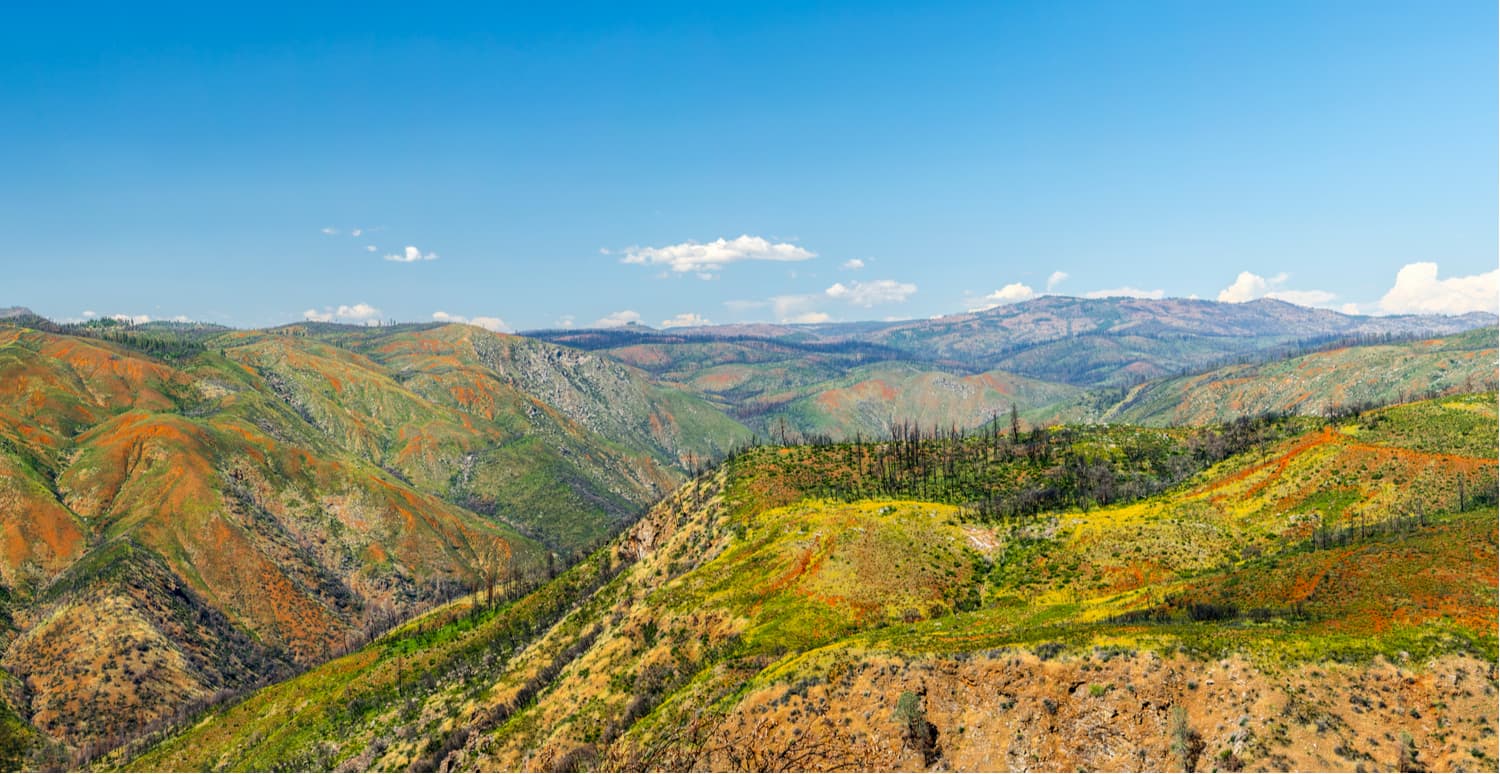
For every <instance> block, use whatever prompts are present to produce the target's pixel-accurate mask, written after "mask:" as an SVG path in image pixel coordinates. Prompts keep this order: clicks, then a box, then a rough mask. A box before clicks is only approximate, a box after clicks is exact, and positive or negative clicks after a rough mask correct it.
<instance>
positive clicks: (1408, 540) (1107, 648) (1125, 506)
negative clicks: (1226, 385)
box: [131, 394, 1496, 770]
mask: <svg viewBox="0 0 1500 774" xmlns="http://www.w3.org/2000/svg"><path fill="white" fill-rule="evenodd" d="M1495 426H1496V411H1495V396H1494V395H1493V394H1488V395H1479V396H1470V397H1462V398H1453V399H1447V400H1443V401H1436V402H1426V403H1420V404H1412V405H1408V406H1399V407H1394V408H1391V409H1387V410H1382V411H1377V412H1370V413H1367V414H1365V415H1362V416H1360V417H1357V418H1353V419H1350V420H1348V421H1345V422H1341V423H1336V424H1333V425H1329V426H1317V427H1314V428H1313V429H1311V430H1310V431H1308V432H1302V433H1293V434H1291V435H1290V436H1289V437H1284V438H1278V437H1277V436H1276V434H1275V433H1272V432H1267V433H1266V441H1265V443H1264V447H1263V448H1262V447H1261V446H1259V445H1256V444H1253V443H1252V444H1251V448H1250V449H1249V450H1247V451H1245V452H1243V453H1241V454H1239V455H1236V456H1234V457H1231V458H1229V459H1227V460H1225V461H1224V462H1222V463H1220V464H1218V465H1215V466H1213V467H1211V468H1209V469H1207V470H1204V471H1202V472H1200V473H1198V474H1196V475H1193V476H1191V477H1190V478H1189V479H1187V480H1185V481H1184V482H1182V483H1181V484H1179V485H1178V486H1176V487H1175V488H1173V489H1171V490H1169V491H1167V492H1164V493H1161V494H1157V495H1152V496H1148V497H1146V498H1145V499H1142V500H1137V501H1133V502H1123V503H1119V504H1116V505H1112V506H1108V507H1104V508H1088V509H1087V510H1084V509H1079V508H1071V509H1067V510H1063V511H1054V512H1043V513H1041V514H1039V515H1036V516H1015V517H1004V518H987V519H979V518H977V514H978V513H979V511H978V510H977V509H976V508H974V507H973V506H970V505H955V504H953V503H942V502H922V501H912V500H901V499H889V498H867V499H855V500H854V501H843V500H842V499H837V498H835V499H820V498H818V497H810V495H824V496H825V498H826V496H827V495H830V494H838V493H840V492H843V493H848V492H851V491H854V489H855V488H857V481H856V480H855V479H854V478H853V477H852V475H853V473H852V471H851V467H850V460H851V459H852V460H858V459H860V455H859V454H858V453H855V454H854V455H853V456H852V457H851V456H850V449H849V448H847V447H797V448H790V449H778V448H765V449H758V450H755V451H753V452H751V453H748V454H746V455H745V456H743V457H740V458H738V459H736V460H735V461H734V462H732V463H731V464H729V465H728V466H727V469H726V470H722V471H719V472H717V473H715V474H713V475H711V476H706V477H704V478H701V479H699V480H697V481H694V482H691V483H690V484H689V485H687V486H685V487H683V488H682V489H680V490H678V492H676V493H675V494H674V496H673V497H672V498H670V499H669V500H667V501H666V502H664V503H662V504H661V505H659V506H658V507H656V508H655V509H653V510H652V511H651V512H650V514H648V516H647V517H646V518H645V519H644V520H642V521H641V522H640V523H638V524H637V525H635V526H634V527H632V528H631V530H630V531H629V532H627V533H626V534H625V535H624V536H622V537H621V539H620V540H619V541H617V543H616V544H614V545H613V546H611V547H608V548H606V549H604V550H602V551H601V552H600V553H598V554H596V555H595V556H593V557H591V558H590V559H589V560H588V561H587V562H586V563H585V564H583V565H580V566H579V567H577V568H575V569H573V570H570V571H569V572H568V573H566V574H565V575H564V576H561V577H560V578H559V580H558V581H556V582H554V583H553V584H549V585H548V586H547V587H544V588H543V590H542V591H540V592H537V593H535V594H533V595H531V596H528V597H526V598H525V599H523V600H521V601H519V602H517V603H514V604H512V605H511V606H508V607H505V608H503V609H500V610H498V611H492V612H482V613H479V614H477V615H473V616H471V615H467V614H465V612H464V608H462V607H459V608H456V609H454V610H452V611H445V612H442V613H439V614H434V615H432V616H429V617H427V618H425V619H422V620H419V621H417V622H415V623H413V624H411V625H408V626H407V627H405V628H403V629H402V630H400V631H398V632H396V633H393V634H392V635H391V636H390V637H389V638H387V639H386V640H385V641H382V642H381V643H377V644H376V645H374V646H371V647H370V648H368V649H366V650H365V651H363V652H361V653H359V654H355V655H353V656H350V657H348V658H345V659H342V660H340V661H338V662H334V663H333V664H330V665H328V666H326V667H324V668H321V669H318V670H314V671H313V672H311V673H309V674H307V675H304V676H302V677H300V678H297V679H296V680H294V681H292V682H290V683H287V684H284V685H278V686H273V687H271V688H268V689H266V690H263V691H261V692H260V693H258V694H256V695H255V696H253V697H252V698H251V699H249V700H248V701H246V702H245V703H243V704H241V705H238V706H235V707H232V708H228V709H225V710H223V711H220V712H216V713H212V714H210V715H207V716H205V717H203V718H201V719H200V720H199V721H198V722H196V723H195V724H194V725H193V727H192V728H191V729H190V730H188V731H186V732H185V733H183V734H181V735H178V736H175V737H173V738H171V739H168V740H167V741H165V742H164V743H163V744H161V745H160V746H159V747H157V748H156V749H155V750H153V751H151V752H150V753H148V754H147V755H145V756H144V757H142V758H140V759H138V760H136V761H134V762H133V763H132V764H131V765H132V767H133V768H141V769H151V768H177V769H181V768H189V769H196V768H212V769H217V768H275V767H284V766H292V767H304V768H306V767H311V768H324V767H335V766H351V767H358V768H375V769H405V768H408V767H412V766H414V765H415V766H417V767H419V768H420V767H427V766H440V765H441V766H447V767H449V768H451V769H458V770H462V769H474V768H481V769H555V768H562V769H578V768H595V767H599V768H608V769H627V770H628V769H641V768H653V767H658V766H673V767H675V766H683V767H688V768H700V769H701V768H716V767H723V768H747V769H767V768H779V767H794V768H804V769H822V768H827V767H842V768H866V769H868V768H890V767H901V768H908V767H918V768H920V767H926V766H930V765H934V764H936V763H937V762H938V761H939V760H944V759H946V760H947V761H948V762H949V763H950V764H952V765H966V766H977V767H980V768H999V767H1012V766H1015V767H1020V766H1022V765H1026V766H1032V767H1040V768H1078V767H1117V768H1118V767H1127V766H1126V764H1127V763H1129V764H1131V765H1144V766H1146V767H1149V768H1180V767H1182V766H1184V765H1185V758H1186V757H1187V755H1188V754H1189V753H1191V754H1192V755H1193V756H1195V757H1194V758H1193V761H1194V763H1196V764H1197V765H1199V767H1206V766H1207V765H1209V764H1210V761H1212V760H1214V759H1216V758H1217V757H1218V756H1219V755H1220V752H1221V750H1228V751H1229V753H1228V755H1233V756H1236V757H1235V760H1237V761H1239V764H1237V765H1243V766H1248V767H1255V768H1260V767H1272V768H1287V767H1301V768H1340V769H1351V770H1352V769H1353V768H1354V766H1355V764H1356V763H1359V762H1360V761H1362V760H1367V759H1368V761H1374V762H1375V763H1376V764H1378V765H1380V766H1382V767H1394V765H1395V762H1396V759H1397V756H1398V754H1406V753H1405V752H1403V751H1401V750H1398V749H1397V747H1398V745H1397V744H1395V742H1394V741H1393V742H1392V743H1390V744H1389V745H1386V743H1385V742H1382V745H1383V746H1380V747H1378V748H1376V747H1372V746H1371V745H1369V744H1368V743H1366V741H1365V739H1364V735H1365V734H1366V733H1367V732H1366V729H1369V728H1377V727H1378V728H1380V731H1379V732H1372V733H1384V732H1385V731H1397V730H1399V731H1403V732H1405V733H1408V735H1409V736H1410V737H1411V740H1412V741H1411V742H1410V747H1411V752H1412V754H1415V755H1418V756H1420V757H1419V759H1420V760H1424V761H1426V762H1427V763H1428V764H1429V765H1431V766H1434V767H1438V768H1451V767H1458V766H1466V767H1472V766H1474V765H1477V764H1483V763H1485V761H1486V759H1485V758H1484V757H1483V753H1482V748H1477V749H1481V754H1480V755H1479V756H1478V757H1475V756H1474V755H1472V754H1471V753H1470V752H1469V750H1467V749H1464V748H1463V747H1461V746H1459V747H1455V748H1453V749H1452V750H1450V749H1449V747H1448V742H1447V737H1446V736H1445V735H1442V734H1436V733H1434V732H1433V731H1432V728H1431V723H1432V722H1434V721H1435V719H1437V718H1442V719H1443V721H1444V723H1446V724H1447V727H1448V728H1450V733H1456V734H1462V735H1464V738H1468V736H1469V735H1476V736H1475V737H1474V738H1475V739H1476V740H1477V739H1478V738H1479V737H1478V736H1477V734H1478V732H1479V729H1480V726H1479V725H1477V721H1476V718H1482V717H1483V716H1484V715H1485V713H1487V712H1492V710H1493V707H1492V704H1493V698H1492V697H1493V689H1494V680H1493V665H1494V662H1495V660H1496V653H1495V650H1496V643H1495V634H1494V632H1495V626H1496V620H1495V606H1494V603H1493V599H1494V595H1495V593H1496V581H1495V561H1496V534H1495V527H1494V523H1495V522H1494V519H1495V510H1494V495H1493V492H1494V485H1495V484H1494V482H1495V473H1496V450H1495V432H1494V430H1495ZM1429 428H1435V429H1433V430H1429ZM1163 439H1164V440H1163V442H1164V443H1181V444H1183V445H1184V446H1187V445H1189V444H1191V443H1194V441H1193V440H1192V437H1191V436H1186V435H1184V436H1181V437H1178V438H1177V439H1176V440H1173V438H1172V436H1163ZM1128 440H1129V436H1128V435H1122V434H1119V433H1118V432H1117V431H1116V432H1115V434H1113V435H1111V434H1109V433H1105V434H1103V435H1100V436H1098V437H1093V436H1090V435H1088V434H1086V433H1085V434H1082V435H1079V436H1078V437H1077V438H1075V440H1074V441H1072V442H1071V443H1073V444H1075V445H1078V448H1079V449H1080V450H1084V449H1086V450H1088V451H1087V453H1088V454H1097V453H1104V452H1105V451H1106V450H1107V449H1108V448H1109V447H1110V446H1111V445H1112V444H1116V443H1119V442H1122V441H1128ZM1207 440H1209V439H1205V438H1202V437H1200V438H1198V440H1197V442H1207ZM1141 442H1142V441H1139V440H1138V441H1134V443H1141ZM856 452H857V450H856ZM1080 453H1083V452H1082V451H1080ZM872 454H873V452H872ZM1053 455H1054V458H1058V457H1065V456H1066V453H1065V452H1064V451H1063V450H1062V449H1055V450H1054V451H1053ZM1159 456H1162V457H1163V458H1164V459H1170V458H1171V457H1172V455H1170V454H1165V453H1163V454H1162V455H1159ZM997 464H998V463H997ZM1007 464H1009V463H1007ZM1014 464H1015V467H1013V468H1008V470H1010V471H1011V472H1012V473H1014V474H1016V475H1024V476H1026V477H1029V478H1030V479H1031V480H1033V481H1043V480H1045V481H1052V482H1057V481H1060V480H1061V479H1057V478H1055V477H1051V478H1049V476H1054V474H1055V473H1056V472H1057V471H1052V472H1048V471H1047V470H1044V469H1041V468H1027V467H1026V465H1029V464H1030V463H1029V462H1028V463H1025V464H1023V463H1021V462H1020V461H1019V460H1015V461H1014ZM1067 464H1068V463H1061V467H1062V468H1066V467H1067ZM996 469H998V468H996ZM1112 469H1114V470H1116V471H1117V472H1123V471H1127V470H1128V465H1126V466H1124V467H1115V468H1112ZM981 470H982V469H981V468H980V467H978V466H976V465H974V464H971V463H961V464H956V467H955V468H954V475H955V476H957V477H961V478H962V477H965V476H982V475H985V474H982V473H981ZM983 470H990V468H983ZM1028 470H1029V471H1030V472H1026V471H1028ZM1098 470H1102V468H1099V469H1098ZM809 471H812V472H811V473H809ZM840 471H842V472H840ZM830 476H833V477H834V478H837V485H832V484H830V483H828V482H829V481H830V480H832V479H830ZM1460 477H1462V479H1463V481H1464V482H1465V484H1464V497H1465V502H1464V503H1463V505H1464V506H1465V508H1466V510H1464V511H1460V509H1459V503H1458V501H1457V499H1458V492H1459V484H1458V482H1459V479H1460ZM913 485H916V484H915V483H913ZM930 491H933V492H934V493H937V492H939V491H948V492H957V491H959V490H958V489H956V488H955V489H947V490H938V489H932V490H930ZM1007 491H1011V492H1020V491H1025V488H1024V487H1022V486H1013V487H1010V488H1009V489H1008V490H1007ZM1325 491H1326V492H1328V493H1329V494H1322V492H1325ZM1476 507H1477V510H1476ZM1349 527H1352V528H1353V529H1345V528H1349ZM1376 656H1380V658H1382V659H1390V660H1391V661H1392V662H1394V663H1396V666H1389V665H1386V664H1385V662H1384V661H1382V660H1372V659H1374V658H1375V657H1376ZM1206 659H1213V660H1212V661H1206ZM1325 659H1334V660H1341V661H1346V662H1349V663H1348V665H1347V666H1339V665H1337V664H1327V663H1324V660H1325ZM1402 659H1406V661H1402ZM1392 672H1400V673H1402V674H1407V675H1411V676H1412V678H1413V682H1412V683H1411V687H1408V688H1404V689H1403V691H1405V696H1406V698H1405V699H1402V700H1401V701H1403V702H1418V703H1419V704H1420V706H1421V707H1422V717H1423V718H1424V721H1423V722H1417V721H1416V720H1415V719H1414V718H1413V717H1411V716H1410V715H1409V714H1405V709H1404V708H1405V707H1407V706H1417V705H1415V704H1405V703H1399V704H1390V705H1387V707H1381V708H1376V707H1374V705H1373V704H1371V705H1370V707H1371V708H1370V710H1369V711H1366V710H1364V709H1363V707H1364V705H1361V704H1359V702H1362V701H1365V698H1364V697H1365V696H1367V695H1368V692H1369V691H1371V690H1378V686H1379V685H1382V684H1388V683H1389V680H1388V675H1389V674H1390V673H1392ZM1215 674H1217V675H1218V676H1219V680H1218V681H1217V682H1208V683H1206V685H1200V683H1202V682H1203V681H1204V680H1208V679H1209V677H1208V676H1209V675H1215ZM1450 678H1451V681H1450ZM976 680H980V681H981V682H975V681H976ZM1372 686H1375V687H1372ZM1229 688H1233V689H1234V690H1233V691H1228V689H1229ZM1449 688H1452V691H1450V690H1449ZM1464 692H1467V694H1465V693H1464ZM907 694H910V695H911V698H910V699H908V698H905V697H906V695H907ZM1486 696H1488V697H1490V698H1486ZM1132 697H1136V698H1135V699H1134V703H1131V702H1132ZM1215 697H1217V698H1215ZM1351 697H1355V698H1351ZM1142 700H1145V701H1147V702H1149V703H1150V705H1151V707H1149V708H1143V707H1142V706H1141V701H1142ZM1437 702H1442V704H1441V706H1439V705H1438V704H1437ZM1271 705H1275V706H1274V708H1275V709H1276V710H1277V711H1275V712H1271V711H1267V707H1270V706H1271ZM1284 706H1293V707H1306V709H1305V710H1299V711H1298V712H1300V713H1301V714H1300V715H1299V714H1297V713H1293V715H1292V719H1291V720H1289V721H1285V722H1283V721H1281V720H1279V718H1281V717H1282V716H1283V713H1282V712H1280V710H1281V709H1282V708H1283V707H1284ZM1350 706H1356V707H1357V708H1359V712H1358V713H1351V711H1350V710H1349V709H1348V708H1349V707H1350ZM903 707H904V708H905V709H903ZM1178 707H1180V708H1181V712H1182V713H1183V714H1182V720H1181V723H1183V724H1185V725H1184V727H1183V729H1182V730H1181V731H1180V733H1179V732H1173V731H1172V729H1171V728H1170V725H1171V723H1172V722H1176V721H1173V720H1172V717H1173V714H1174V713H1175V712H1176V711H1177V710H1176V709H1175V708H1178ZM917 711H920V712H921V713H922V716H923V718H924V719H925V721H926V722H932V723H933V724H934V729H933V731H932V733H933V734H934V736H932V737H931V738H929V739H927V741H926V742H924V741H923V739H922V738H919V735H918V736H913V732H912V729H913V728H916V727H917V726H916V725H914V721H913V719H912V715H911V713H913V712H917ZM1122 713H1123V714H1122ZM1241 714H1244V715H1247V716H1251V717H1253V718H1254V720H1253V721H1248V722H1246V723H1237V719H1238V718H1239V716H1240V715H1241ZM1116 716H1119V717H1120V718H1121V719H1122V720H1128V721H1129V722H1128V723H1127V724H1126V725H1124V726H1121V725H1120V723H1121V722H1122V721H1121V720H1115V721H1111V720H1110V718H1112V717H1116ZM1298 717H1302V718H1309V719H1308V720H1305V721H1302V720H1297V719H1296V718H1298ZM1319 719H1321V720H1319ZM1314 721H1318V722H1314ZM1278 723H1280V724H1281V725H1279V726H1278V725H1277V724H1278ZM1059 724H1064V725H1059ZM1215 724H1222V727H1218V726H1216V725H1215ZM1372 724H1373V725H1372ZM1491 725H1493V724H1491ZM1112 727H1113V728H1116V729H1117V730H1116V731H1108V730H1107V729H1109V728H1112ZM1069 728H1073V729H1076V731H1077V733H1070V732H1069V730H1068V729H1069ZM1188 730H1191V731H1192V734H1195V735H1197V736H1196V737H1194V736H1193V735H1190V734H1188V733H1187V731H1188ZM1174 733H1176V736H1177V737H1179V738H1177V739H1176V740H1175V742H1174ZM1094 734H1115V735H1117V741H1116V742H1113V743H1103V742H1100V741H1099V739H1095V738H1093V736H1092V735H1094ZM1193 738H1196V739H1197V741H1198V743H1201V747H1195V746H1194V745H1186V746H1184V744H1185V741H1184V740H1187V741H1191V740H1192V739H1193ZM1091 739H1092V741H1090V740H1091ZM1027 740H1031V741H1029V742H1028V741H1027ZM1392 740H1397V737H1395V736H1392ZM928 742H932V744H930V745H929V744H928ZM1251 742H1253V743H1251ZM1403 744H1405V743H1404V742H1403ZM1028 745H1029V746H1028ZM1335 747H1338V748H1340V749H1342V750H1345V751H1346V752H1348V753H1349V755H1350V756H1353V757H1345V756H1344V755H1343V753H1334V752H1333V750H1334V748H1335ZM1195 749H1196V752H1194V750H1195ZM1356 750H1357V751H1359V754H1358V755H1356V754H1355V753H1354V752H1352V751H1356ZM1359 755H1364V756H1366V757H1365V758H1360V757H1359ZM1196 756H1201V759H1200V758H1199V757H1196ZM1223 760H1224V761H1226V762H1228V761H1229V758H1227V757H1225V758H1223ZM1368 761H1367V765H1368ZM1226 765H1227V764H1226Z"/></svg>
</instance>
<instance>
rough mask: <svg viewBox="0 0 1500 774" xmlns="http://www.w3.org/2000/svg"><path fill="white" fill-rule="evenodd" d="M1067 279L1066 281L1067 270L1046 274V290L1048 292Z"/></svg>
mask: <svg viewBox="0 0 1500 774" xmlns="http://www.w3.org/2000/svg"><path fill="white" fill-rule="evenodd" d="M1067 281H1068V273H1067V272H1065V271H1054V272H1052V274H1050V275H1048V277H1047V292H1049V293H1050V292H1052V289H1053V288H1055V287H1057V286H1058V285H1061V284H1063V283H1064V282H1067Z"/></svg>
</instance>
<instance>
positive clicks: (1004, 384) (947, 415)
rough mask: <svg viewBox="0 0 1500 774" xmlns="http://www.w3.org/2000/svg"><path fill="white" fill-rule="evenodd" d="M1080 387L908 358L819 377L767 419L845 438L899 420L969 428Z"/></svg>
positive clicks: (868, 434)
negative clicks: (948, 368)
mask: <svg viewBox="0 0 1500 774" xmlns="http://www.w3.org/2000/svg"><path fill="white" fill-rule="evenodd" d="M1081 392H1082V390H1080V389H1079V388H1077V387H1073V386H1071V385H1067V384H1061V383H1058V382H1044V381H1040V380H1037V379H1029V378H1027V377H1024V376H1017V375H1015V374H1010V373H1006V372H1004V371H990V372H987V373H981V374H974V375H967V376H966V375H960V374H951V373H946V372H943V371H934V370H927V369H921V368H918V367H915V366H912V365H908V364H891V365H879V366H867V367H861V368H857V369H854V370H852V371H851V372H850V373H849V374H848V375H846V376H844V377H842V378H840V379H838V380H835V381H833V382H829V383H825V384H818V385H813V386H811V387H810V388H808V389H807V390H805V391H804V393H805V397H803V396H799V397H796V398H795V399H793V400H790V401H789V402H787V403H785V404H784V405H780V406H778V407H777V408H776V409H775V410H773V411H771V412H770V413H768V414H767V415H766V416H764V417H762V418H761V419H760V424H761V425H763V426H764V427H765V428H766V430H767V432H768V433H774V432H776V431H777V430H778V424H779V423H780V422H781V421H782V420H783V419H784V420H785V425H786V428H787V429H788V432H791V433H794V435H792V436H791V437H797V436H796V435H795V434H801V435H804V436H816V435H823V436H829V437H832V438H836V439H841V440H853V439H855V438H883V437H888V436H889V435H890V432H891V428H892V427H893V426H894V425H896V424H897V423H899V422H903V421H904V422H914V423H915V424H916V425H918V426H919V427H924V428H927V429H929V430H931V429H932V428H934V427H941V428H945V429H947V428H958V429H961V430H969V429H972V428H975V427H978V426H980V425H982V424H984V423H985V422H987V421H990V420H992V419H994V418H995V417H997V416H1003V415H1005V414H1006V413H1007V412H1008V411H1009V410H1010V408H1011V406H1016V407H1017V408H1018V409H1019V408H1022V407H1025V408H1032V407H1037V406H1044V405H1048V404H1052V403H1056V402H1058V401H1062V400H1066V399H1068V398H1071V397H1073V396H1075V395H1078V394H1079V393H1081Z"/></svg>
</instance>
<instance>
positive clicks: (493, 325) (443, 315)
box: [432, 311, 511, 333]
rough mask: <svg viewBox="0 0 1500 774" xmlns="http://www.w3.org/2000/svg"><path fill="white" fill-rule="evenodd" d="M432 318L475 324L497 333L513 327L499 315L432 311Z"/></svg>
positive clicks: (506, 331)
mask: <svg viewBox="0 0 1500 774" xmlns="http://www.w3.org/2000/svg"><path fill="white" fill-rule="evenodd" d="M432 319H434V320H437V321H438V322H446V323H459V324H461V325H474V326H478V327H480V328H483V329H485V330H487V331H494V332H496V333H510V332H511V327H510V326H509V325H506V324H505V321H504V320H502V319H500V318H499V317H464V316H463V315H459V314H448V313H447V312H443V311H437V312H433V313H432Z"/></svg>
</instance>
